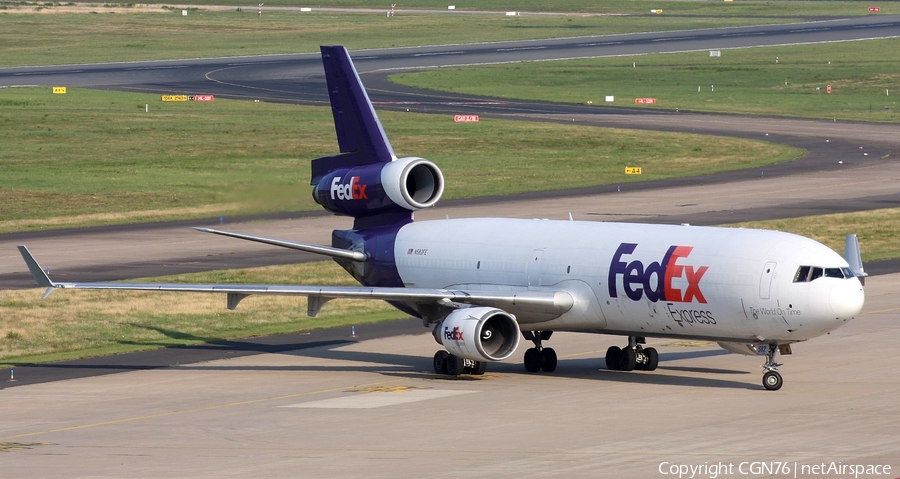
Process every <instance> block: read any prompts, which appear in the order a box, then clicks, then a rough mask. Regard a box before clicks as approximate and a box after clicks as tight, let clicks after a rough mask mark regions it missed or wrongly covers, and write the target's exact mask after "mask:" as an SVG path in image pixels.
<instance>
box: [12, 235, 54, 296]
mask: <svg viewBox="0 0 900 479" xmlns="http://www.w3.org/2000/svg"><path fill="white" fill-rule="evenodd" d="M19 253H20V254H21V255H22V259H24V260H25V264H26V265H28V271H31V276H33V277H34V282H35V283H37V285H38V286H44V287H46V288H47V291H45V292H44V296H42V297H41V299H47V296H50V293H52V292H53V288H55V287H56V285H55V284H54V283H53V281H50V276H47V273H46V272H45V271H44V269H43V268H41V265H40V264H38V262H37V260H36V259H34V256H33V255H32V254H31V251H28V247H26V246H25V245H19Z"/></svg>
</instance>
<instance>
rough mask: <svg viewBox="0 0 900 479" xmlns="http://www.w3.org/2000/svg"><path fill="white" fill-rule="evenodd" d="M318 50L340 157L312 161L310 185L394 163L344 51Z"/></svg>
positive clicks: (386, 140)
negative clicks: (344, 171)
mask: <svg viewBox="0 0 900 479" xmlns="http://www.w3.org/2000/svg"><path fill="white" fill-rule="evenodd" d="M320 48H321V50H322V63H323V64H324V66H325V80H326V82H327V83H328V97H329V99H330V100H331V111H332V114H333V115H334V129H335V132H336V133H337V140H338V146H339V147H340V150H341V154H339V155H334V156H326V157H324V158H319V159H316V160H313V162H312V179H311V181H310V184H312V185H315V184H316V183H318V180H320V179H321V178H322V177H323V176H325V175H327V174H328V173H330V172H332V171H334V170H338V169H345V168H353V167H356V166H362V165H368V164H373V163H390V162H391V161H393V160H394V159H396V156H395V155H394V149H393V148H392V147H391V142H390V141H389V140H388V138H387V135H385V133H384V129H383V128H382V127H381V122H380V121H379V120H378V115H376V114H375V109H374V108H373V107H372V102H371V101H369V95H368V94H366V89H365V87H363V84H362V81H360V79H359V75H358V74H357V73H356V67H354V66H353V61H351V60H350V54H349V53H348V52H347V49H346V48H345V47H343V46H322V47H320Z"/></svg>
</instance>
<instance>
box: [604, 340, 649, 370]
mask: <svg viewBox="0 0 900 479" xmlns="http://www.w3.org/2000/svg"><path fill="white" fill-rule="evenodd" d="M646 342H647V341H646V340H645V339H644V338H642V337H638V336H628V346H625V347H624V348H619V347H618V346H610V347H609V349H607V350H606V368H607V369H610V370H612V371H634V370H640V371H653V370H655V369H656V367H657V366H659V353H658V352H656V349H654V348H644V347H643V346H641V345H642V344H645V343H646Z"/></svg>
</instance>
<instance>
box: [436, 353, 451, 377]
mask: <svg viewBox="0 0 900 479" xmlns="http://www.w3.org/2000/svg"><path fill="white" fill-rule="evenodd" d="M449 356H450V353H448V352H447V351H444V350H441V351H438V352H436V353H434V360H433V361H432V364H433V366H434V372H435V373H437V374H447V358H448V357H449Z"/></svg>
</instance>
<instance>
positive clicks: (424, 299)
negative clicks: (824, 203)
mask: <svg viewBox="0 0 900 479" xmlns="http://www.w3.org/2000/svg"><path fill="white" fill-rule="evenodd" d="M19 253H21V255H22V258H23V259H24V260H25V263H26V264H27V265H28V269H29V271H30V272H31V275H32V276H33V277H34V281H35V282H36V283H37V285H38V286H43V287H46V288H47V291H46V292H45V293H44V298H46V297H47V296H49V295H50V293H51V292H53V290H54V289H114V290H131V291H174V292H189V293H225V294H226V295H227V298H228V309H234V308H236V307H237V305H238V303H240V301H241V300H242V299H244V298H246V297H247V296H249V295H251V294H263V295H265V294H273V295H287V296H291V295H294V296H306V297H308V298H309V308H308V311H307V313H308V314H309V315H310V316H315V315H316V314H318V312H319V309H321V307H322V305H324V304H325V303H326V302H327V301H329V300H332V299H338V298H345V299H377V300H382V301H395V302H401V303H412V304H426V303H432V304H435V305H438V306H447V307H450V308H453V307H454V304H457V307H458V305H459V303H462V304H470V305H478V306H492V307H496V308H500V309H503V310H506V311H508V312H510V313H512V314H516V312H517V311H529V312H540V313H545V314H552V315H554V316H555V315H559V314H562V313H564V312H566V311H568V310H569V309H571V307H572V306H573V305H574V302H575V300H574V298H573V297H572V295H571V294H569V293H568V292H565V291H464V290H449V289H427V288H388V287H367V286H301V285H265V284H190V283H106V282H101V283H56V282H54V281H52V280H51V279H50V277H49V276H48V275H47V273H46V272H45V271H44V270H43V268H41V266H40V264H38V262H37V260H36V259H35V258H34V256H33V255H32V254H31V252H30V251H28V248H27V247H25V246H19Z"/></svg>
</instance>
